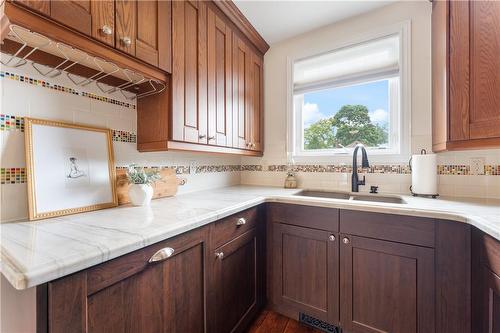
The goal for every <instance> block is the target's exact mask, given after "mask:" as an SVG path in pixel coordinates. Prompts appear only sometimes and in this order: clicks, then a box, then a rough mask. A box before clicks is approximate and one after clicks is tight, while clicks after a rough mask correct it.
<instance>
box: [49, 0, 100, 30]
mask: <svg viewBox="0 0 500 333" xmlns="http://www.w3.org/2000/svg"><path fill="white" fill-rule="evenodd" d="M50 17H52V18H53V19H54V20H56V21H58V22H61V23H62V24H64V25H66V26H68V27H70V28H72V29H75V30H76V31H78V32H81V33H83V34H85V35H89V36H90V35H92V15H91V12H90V0H80V1H76V0H60V1H51V2H50Z"/></svg>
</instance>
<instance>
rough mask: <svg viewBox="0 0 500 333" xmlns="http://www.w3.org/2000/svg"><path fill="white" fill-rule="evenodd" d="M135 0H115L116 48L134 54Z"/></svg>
mask: <svg viewBox="0 0 500 333" xmlns="http://www.w3.org/2000/svg"><path fill="white" fill-rule="evenodd" d="M135 5H136V2H135V0H115V22H116V32H115V45H116V48H117V49H119V50H121V51H123V52H126V53H128V54H130V55H133V56H135V35H136V15H137V13H136V7H135Z"/></svg>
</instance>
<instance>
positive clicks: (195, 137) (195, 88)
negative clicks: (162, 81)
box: [172, 1, 207, 143]
mask: <svg viewBox="0 0 500 333" xmlns="http://www.w3.org/2000/svg"><path fill="white" fill-rule="evenodd" d="M172 6H173V39H172V47H173V59H172V61H173V68H172V70H173V73H174V75H173V79H172V84H173V86H172V89H173V113H172V139H173V140H176V141H183V142H192V143H206V142H207V135H206V134H207V132H206V131H207V122H206V116H207V89H206V82H207V77H206V71H207V56H206V49H207V47H206V16H207V8H206V3H204V2H203V1H200V2H195V1H174V2H173V3H172Z"/></svg>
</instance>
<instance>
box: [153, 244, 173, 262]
mask: <svg viewBox="0 0 500 333" xmlns="http://www.w3.org/2000/svg"><path fill="white" fill-rule="evenodd" d="M172 254H174V249H173V248H171V247H164V248H163V249H161V250H158V251H156V253H155V254H153V255H152V256H151V258H149V260H148V262H149V263H153V262H158V261H163V260H166V259H168V258H170V257H171V256H172Z"/></svg>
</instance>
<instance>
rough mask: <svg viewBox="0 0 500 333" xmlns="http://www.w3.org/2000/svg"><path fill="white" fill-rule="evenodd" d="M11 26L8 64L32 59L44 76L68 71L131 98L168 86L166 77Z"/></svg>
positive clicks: (5, 50) (4, 59)
mask: <svg viewBox="0 0 500 333" xmlns="http://www.w3.org/2000/svg"><path fill="white" fill-rule="evenodd" d="M9 29H10V30H9V33H8V35H7V37H6V39H5V40H4V43H3V45H2V49H1V51H2V56H1V59H0V63H1V64H2V65H4V66H8V67H19V66H22V65H25V64H27V63H30V64H31V65H32V66H33V68H34V69H35V70H36V71H37V72H38V73H40V75H42V76H44V77H47V78H54V77H56V76H59V75H61V74H62V73H65V74H66V75H67V76H68V78H69V79H70V80H71V81H72V82H73V83H74V84H75V85H77V86H79V87H85V86H88V85H90V84H92V83H95V85H96V86H97V87H98V88H99V89H100V90H101V91H102V92H103V93H105V94H111V93H115V92H117V91H119V92H120V93H121V94H122V95H123V96H124V97H125V98H126V99H128V100H133V99H136V98H137V99H140V98H144V97H147V96H151V95H154V94H159V93H161V92H163V91H164V90H165V89H166V87H167V86H166V83H164V82H162V81H159V80H156V79H152V78H147V77H145V76H144V75H142V74H140V73H138V72H136V71H133V70H130V69H128V68H121V67H119V66H118V65H116V64H114V63H112V62H110V61H107V60H104V59H101V58H98V57H94V56H91V55H89V54H88V53H86V52H83V51H81V50H79V49H75V48H73V47H71V46H69V45H66V44H63V43H60V42H55V41H53V40H51V39H50V38H48V37H46V36H44V35H41V34H39V33H36V32H32V31H30V30H28V29H26V28H23V27H20V26H18V25H15V24H11V25H10V26H9Z"/></svg>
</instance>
